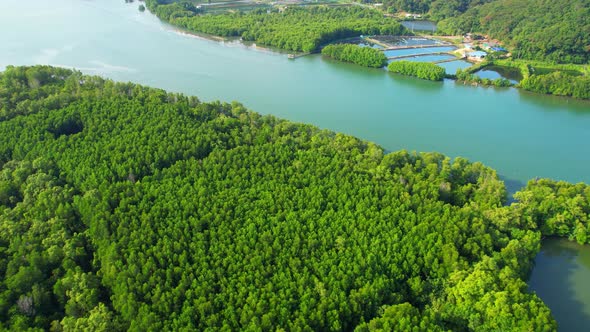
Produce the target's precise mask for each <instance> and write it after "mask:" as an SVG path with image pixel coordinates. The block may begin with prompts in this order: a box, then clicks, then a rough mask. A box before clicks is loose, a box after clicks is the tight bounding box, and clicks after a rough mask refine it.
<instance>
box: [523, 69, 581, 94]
mask: <svg viewBox="0 0 590 332" xmlns="http://www.w3.org/2000/svg"><path fill="white" fill-rule="evenodd" d="M519 86H520V87H521V88H523V89H525V90H528V91H532V92H537V93H544V94H552V95H556V96H569V97H574V98H580V99H590V76H586V75H580V76H574V75H569V74H566V73H564V72H560V71H556V72H553V73H549V74H545V75H531V76H529V77H527V78H525V79H523V80H522V81H521V82H520V83H519Z"/></svg>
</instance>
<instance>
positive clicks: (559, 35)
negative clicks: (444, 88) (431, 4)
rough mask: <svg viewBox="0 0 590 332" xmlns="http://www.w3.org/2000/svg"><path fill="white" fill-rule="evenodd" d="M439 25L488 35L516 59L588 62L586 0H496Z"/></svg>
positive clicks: (456, 31) (589, 6)
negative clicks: (507, 47)
mask: <svg viewBox="0 0 590 332" xmlns="http://www.w3.org/2000/svg"><path fill="white" fill-rule="evenodd" d="M438 28H439V30H440V32H441V33H448V34H463V33H467V32H479V33H484V34H487V35H489V36H490V37H492V38H496V39H499V40H501V41H502V42H504V43H505V44H506V45H508V46H509V47H510V48H511V49H512V50H513V52H512V56H513V57H514V58H516V59H532V60H544V61H552V62H558V63H578V64H583V63H589V62H590V52H589V51H588V45H590V2H588V1H587V0H557V1H544V0H496V1H493V2H490V3H488V4H484V5H481V6H477V7H474V8H471V9H469V10H468V11H467V12H465V13H464V14H463V15H461V16H458V17H451V18H448V19H446V20H443V21H441V22H439V24H438Z"/></svg>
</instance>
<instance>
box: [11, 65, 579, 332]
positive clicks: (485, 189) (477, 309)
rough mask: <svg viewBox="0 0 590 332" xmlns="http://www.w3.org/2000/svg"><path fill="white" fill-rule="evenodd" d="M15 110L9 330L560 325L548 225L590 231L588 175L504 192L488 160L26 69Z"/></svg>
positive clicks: (14, 85)
mask: <svg viewBox="0 0 590 332" xmlns="http://www.w3.org/2000/svg"><path fill="white" fill-rule="evenodd" d="M0 108H1V110H0V137H2V139H1V140H0V168H1V169H0V280H1V282H0V329H8V330H14V331H25V330H27V329H28V328H31V329H30V330H29V331H42V330H52V331H62V330H63V331H82V330H84V331H124V330H130V331H187V330H218V329H225V330H263V331H270V330H273V331H275V330H280V329H282V330H288V331H299V330H306V331H312V330H313V331H319V330H321V331H328V330H331V331H352V330H357V331H371V330H379V329H381V330H399V331H406V330H410V329H415V330H429V331H431V330H432V331H437V330H453V331H466V330H477V331H487V330H495V331H544V330H547V331H550V330H555V329H556V323H555V321H554V320H553V319H552V317H551V314H550V312H549V309H548V308H547V307H546V306H545V305H544V304H543V302H541V300H540V299H539V298H538V297H537V296H535V295H533V294H530V293H528V290H527V285H526V283H525V282H524V281H523V278H526V275H527V273H528V272H529V270H530V268H531V266H532V259H533V257H534V256H535V254H536V253H537V252H538V250H539V248H540V238H541V232H540V231H539V229H541V230H542V231H543V232H545V233H547V234H551V233H552V232H553V234H557V235H560V236H571V235H572V234H574V233H575V234H577V235H576V239H577V240H578V241H580V242H584V241H586V240H587V239H588V238H587V237H586V233H585V232H586V231H587V230H588V218H587V216H588V212H589V210H590V209H589V208H588V206H589V204H588V196H590V189H588V188H587V187H586V186H585V185H577V186H572V185H569V184H564V183H558V184H555V183H553V182H550V181H535V182H531V184H529V187H527V189H526V190H525V191H523V192H522V193H521V194H520V196H519V197H518V198H519V202H518V203H517V204H515V205H512V206H503V203H504V201H505V198H506V197H505V196H506V191H505V187H504V185H503V183H502V182H501V181H499V180H498V177H497V175H496V173H495V171H493V170H491V169H490V168H487V167H485V166H483V165H481V164H479V163H469V162H467V161H466V160H464V159H461V158H457V159H455V160H453V161H451V160H450V159H449V158H447V157H445V156H443V155H440V154H437V153H423V154H416V153H408V152H405V151H400V152H394V153H389V154H385V153H384V151H383V149H381V148H380V147H378V146H376V145H374V144H372V143H367V142H363V141H360V140H358V139H355V138H353V137H350V136H346V135H342V134H335V133H333V132H329V131H323V130H319V129H317V128H315V127H312V126H309V125H302V124H293V123H290V122H287V121H283V120H278V119H276V118H274V117H271V116H261V115H258V114H256V113H253V112H250V111H247V110H246V109H244V107H243V106H241V105H240V104H237V103H233V104H222V103H218V102H213V103H203V102H200V101H199V100H198V99H197V98H195V97H186V96H183V95H180V94H173V93H167V92H165V91H162V90H159V89H152V88H147V87H143V86H139V85H136V84H132V83H114V82H112V81H109V80H104V79H102V78H98V77H91V76H84V75H81V74H80V73H78V72H72V71H69V70H65V69H56V68H50V67H31V68H25V67H17V68H15V67H8V69H7V70H6V71H5V72H4V73H2V74H0ZM547 197H550V200H549V201H545V200H546V199H547ZM574 208H575V209H574ZM572 209H574V210H575V211H577V212H576V213H577V214H575V215H572V213H573V212H572V211H574V210H572ZM546 216H548V217H546ZM572 216H573V217H572ZM584 216H586V217H585V218H586V219H584ZM545 220H548V221H547V224H543V223H545Z"/></svg>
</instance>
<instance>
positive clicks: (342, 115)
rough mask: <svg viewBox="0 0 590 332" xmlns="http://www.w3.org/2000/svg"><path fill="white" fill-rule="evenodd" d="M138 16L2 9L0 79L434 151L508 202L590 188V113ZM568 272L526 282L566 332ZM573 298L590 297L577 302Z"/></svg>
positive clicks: (57, 5) (10, 5)
mask: <svg viewBox="0 0 590 332" xmlns="http://www.w3.org/2000/svg"><path fill="white" fill-rule="evenodd" d="M137 6H138V5H137V3H133V4H125V3H124V1H122V0H54V1H45V0H29V1H21V0H2V1H0V31H3V33H2V43H0V69H1V68H4V67H5V66H7V65H32V64H50V65H59V66H66V67H75V68H78V69H80V70H82V71H83V72H85V73H89V74H99V75H103V76H106V77H109V78H112V79H115V80H120V81H133V82H139V83H142V84H147V85H151V86H155V87H160V88H164V89H167V90H170V91H177V92H183V93H186V94H191V95H197V96H199V97H200V98H201V99H203V100H215V99H221V100H224V101H232V100H239V101H241V102H243V103H244V104H245V105H246V106H247V107H249V108H251V109H253V110H255V111H257V112H260V113H263V114H273V115H276V116H279V117H282V118H286V119H290V120H293V121H299V122H306V123H312V124H315V125H317V126H319V127H322V128H327V129H331V130H336V131H340V132H344V133H348V134H351V135H355V136H358V137H361V138H363V139H367V140H371V141H375V142H377V143H379V144H381V145H382V146H383V147H385V148H386V149H388V150H398V149H408V150H417V151H439V152H442V153H445V154H447V155H450V156H464V157H467V158H469V159H471V160H477V161H482V162H484V163H485V164H487V165H489V166H491V167H493V168H495V169H497V170H498V172H499V173H500V174H502V176H503V178H504V179H505V180H506V181H507V184H508V185H509V187H510V188H511V189H513V190H514V189H517V188H519V187H520V186H522V185H523V183H524V182H525V181H526V180H527V179H530V178H533V177H536V176H539V177H550V178H554V179H561V180H567V181H571V182H579V181H584V182H590V172H588V165H589V164H590V144H588V142H589V141H590V140H589V139H590V103H588V102H581V101H575V100H572V99H564V98H557V97H548V96H540V95H535V94H529V93H526V92H520V91H518V90H515V89H495V88H474V87H471V86H463V85H461V84H456V83H455V82H453V81H445V82H443V83H440V82H429V81H422V80H418V79H414V78H408V77H402V76H399V75H394V74H389V73H387V72H385V71H384V70H382V69H374V70H373V69H364V68H360V67H356V66H354V65H348V64H343V63H338V62H335V61H329V60H325V59H322V57H321V56H318V55H314V56H309V57H303V58H299V59H296V60H289V59H287V57H286V55H284V54H277V53H272V52H268V51H264V50H260V49H256V48H253V47H245V46H242V45H240V44H239V43H218V42H214V41H209V40H204V39H200V38H196V37H192V36H189V35H186V34H181V33H179V32H177V31H175V30H174V29H172V28H170V27H169V26H167V25H165V24H162V23H160V22H159V21H158V20H157V19H156V18H155V17H154V16H152V15H151V14H150V13H147V12H145V13H140V12H139V11H138V10H137ZM573 250H574V251H575V252H578V253H579V254H580V255H581V254H582V252H583V250H581V249H575V248H574V249H573ZM542 257H544V256H540V258H539V260H538V261H537V270H539V269H541V268H542V267H543V266H545V267H546V268H551V267H552V266H553V264H554V263H553V262H554V261H552V260H544V259H542ZM560 257H561V259H565V260H566V261H565V262H571V260H570V261H568V259H570V258H568V257H570V256H567V255H565V256H563V257H562V256H554V258H555V259H557V260H559V259H560ZM537 270H535V271H537ZM566 271H570V272H571V273H570V274H568V275H567V278H569V279H567V280H570V282H568V283H557V282H555V281H553V280H551V279H545V278H544V274H541V275H543V280H547V281H546V283H545V281H543V282H535V280H536V279H533V280H532V282H531V285H532V286H531V287H532V288H533V289H535V290H538V291H539V294H540V295H541V297H542V298H543V299H545V300H546V301H547V303H548V304H549V305H550V307H551V308H552V309H553V310H554V312H555V317H556V318H557V320H558V321H559V322H560V324H562V325H563V324H567V320H568V319H569V316H568V315H566V314H562V313H561V311H560V308H566V305H567V304H568V303H570V302H571V301H576V302H575V303H577V304H578V309H579V310H580V311H581V312H586V313H587V312H588V310H590V309H589V308H590V300H589V299H588V296H587V294H588V286H587V285H588V282H587V280H590V273H588V271H587V270H580V269H572V270H566ZM576 271H577V272H576ZM562 272H564V271H562ZM535 273H536V272H535ZM564 273H565V272H564ZM576 273H578V274H576ZM580 276H583V277H580ZM533 277H535V274H533ZM564 278H565V277H564ZM562 280H565V279H562ZM544 283H545V285H546V286H551V287H554V288H555V289H557V290H556V292H557V293H558V294H562V295H563V296H562V297H560V296H558V297H556V300H555V301H553V300H552V299H550V298H546V297H545V295H543V293H542V292H541V289H542V288H541V287H540V286H539V285H540V284H544ZM572 289H575V290H576V292H577V293H579V294H586V295H584V296H581V295H580V296H578V297H575V298H574V297H572V296H573V295H572V294H571V290H572ZM564 326H565V325H564Z"/></svg>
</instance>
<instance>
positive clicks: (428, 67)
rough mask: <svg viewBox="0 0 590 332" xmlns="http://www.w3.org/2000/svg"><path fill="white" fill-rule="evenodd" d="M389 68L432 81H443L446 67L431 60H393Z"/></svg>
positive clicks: (393, 71)
mask: <svg viewBox="0 0 590 332" xmlns="http://www.w3.org/2000/svg"><path fill="white" fill-rule="evenodd" d="M387 70H389V71H390V72H392V73H398V74H402V75H408V76H414V77H418V78H422V79H425V80H431V81H442V80H443V78H445V69H444V68H443V67H441V66H437V65H435V64H434V63H430V62H417V61H404V60H402V61H392V62H391V63H390V64H389V65H388V66H387Z"/></svg>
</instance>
